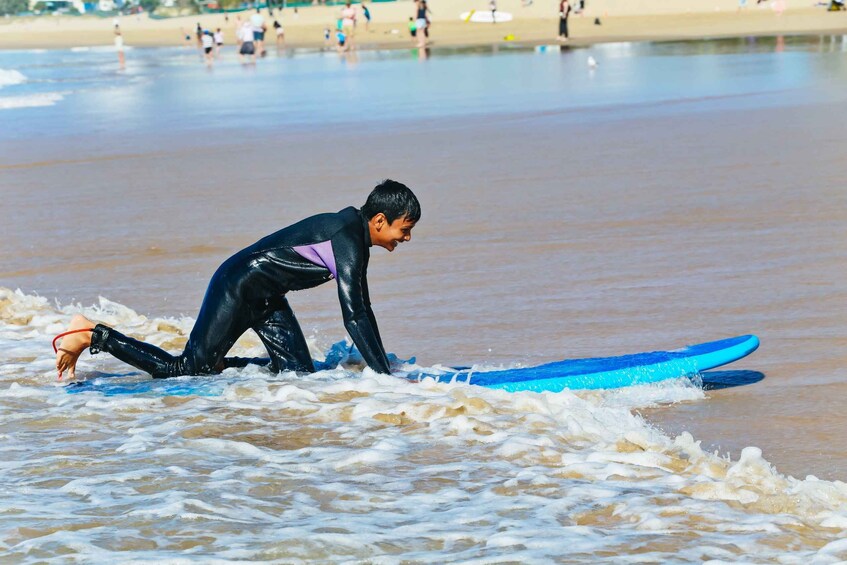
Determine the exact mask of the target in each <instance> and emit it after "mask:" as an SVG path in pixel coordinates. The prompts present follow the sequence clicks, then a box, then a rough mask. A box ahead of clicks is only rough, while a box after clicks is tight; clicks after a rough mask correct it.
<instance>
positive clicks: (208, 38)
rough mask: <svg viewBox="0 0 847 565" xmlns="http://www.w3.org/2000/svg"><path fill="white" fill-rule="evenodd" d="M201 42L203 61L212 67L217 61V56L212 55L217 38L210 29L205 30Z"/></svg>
mask: <svg viewBox="0 0 847 565" xmlns="http://www.w3.org/2000/svg"><path fill="white" fill-rule="evenodd" d="M201 41H202V43H203V60H204V61H206V65H207V66H210V67H211V66H212V63H213V62H214V60H215V55H214V54H213V53H212V50H213V49H214V48H215V38H214V36H213V35H212V32H211V31H209V30H208V29H207V30H205V31H204V32H203V38H202V39H201Z"/></svg>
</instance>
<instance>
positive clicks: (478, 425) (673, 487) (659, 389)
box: [0, 290, 847, 563]
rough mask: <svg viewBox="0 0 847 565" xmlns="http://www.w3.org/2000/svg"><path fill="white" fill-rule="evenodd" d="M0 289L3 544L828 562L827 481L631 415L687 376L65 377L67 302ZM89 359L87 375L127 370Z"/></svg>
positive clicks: (134, 552)
mask: <svg viewBox="0 0 847 565" xmlns="http://www.w3.org/2000/svg"><path fill="white" fill-rule="evenodd" d="M0 305H2V306H0V308H2V309H1V310H0V314H2V316H0V317H2V326H0V346H2V349H3V351H4V356H5V357H6V359H5V361H6V362H5V363H4V364H3V366H2V369H0V370H1V371H2V374H0V379H2V383H3V385H4V386H3V387H2V392H0V397H2V399H3V401H2V404H0V406H2V408H0V437H2V438H3V451H4V457H3V462H2V463H0V469H2V476H3V479H2V483H3V488H2V497H3V507H4V510H3V513H2V518H0V520H2V544H3V546H2V547H3V554H4V556H5V558H6V559H9V560H12V561H17V562H20V561H36V560H41V559H48V560H49V559H59V556H64V557H62V559H67V558H70V559H72V560H76V559H77V558H78V559H82V560H86V561H90V560H94V561H99V560H106V559H115V558H118V559H120V560H135V559H142V560H143V559H151V558H152V559H156V560H162V559H173V558H176V557H182V558H185V559H186V560H192V559H195V558H196V559H199V560H203V561H205V560H206V559H207V558H208V557H209V556H215V557H216V558H219V559H224V560H262V561H274V560H277V561H282V562H312V561H316V560H317V561H360V560H364V561H368V562H377V563H394V562H397V561H400V560H402V561H404V562H421V563H426V562H433V561H439V562H467V561H472V562H502V561H503V559H506V560H511V561H520V562H528V563H535V562H537V563H543V562H549V561H550V560H554V561H579V560H585V561H610V562H621V561H622V560H624V561H633V562H643V561H661V562H690V561H701V560H720V561H737V560H745V561H754V562H775V561H776V562H783V563H801V562H809V560H810V559H811V560H812V562H814V563H834V562H836V561H837V560H839V559H843V558H844V552H845V551H847V545H845V544H844V542H843V534H844V530H845V528H847V485H845V484H844V483H842V482H840V481H835V482H830V481H821V480H817V479H815V478H813V477H809V478H807V479H805V480H803V481H800V480H796V479H793V478H790V477H786V476H783V475H781V474H779V473H778V472H777V471H776V470H775V469H774V468H773V467H772V465H771V464H769V463H768V462H767V461H766V460H765V459H763V458H762V456H761V451H760V450H758V449H756V448H748V449H745V450H744V451H743V452H742V453H741V456H740V458H739V459H738V460H735V461H732V460H729V459H727V458H724V457H720V456H718V455H716V454H710V453H708V452H705V451H704V450H703V449H702V448H701V447H700V445H699V442H697V441H695V440H694V439H693V438H692V437H691V435H690V434H688V433H683V434H681V435H679V436H677V437H675V438H674V437H669V436H667V435H665V434H663V433H661V432H660V431H658V430H656V429H655V428H653V427H652V426H650V425H649V424H648V423H647V422H645V421H644V420H643V419H642V418H641V417H640V416H637V415H634V414H633V411H634V410H638V409H640V408H644V407H648V406H654V405H665V404H668V403H673V402H683V401H685V402H697V401H703V399H704V394H703V392H702V391H701V390H700V389H699V388H698V387H696V386H695V385H693V384H691V383H689V382H688V381H677V382H671V383H665V384H663V385H661V386H644V387H635V388H632V389H623V390H620V391H602V392H590V393H588V392H585V393H572V392H562V393H557V394H550V393H542V394H538V393H505V392H500V391H492V390H487V389H482V388H479V387H470V386H462V385H445V384H435V383H433V382H432V381H424V382H423V383H420V384H415V383H409V382H407V381H403V380H401V379H397V378H395V377H389V376H382V375H377V374H374V373H371V372H370V371H365V372H364V373H363V374H362V373H359V372H358V371H357V370H355V369H345V368H343V367H338V368H336V369H333V370H327V371H322V372H319V373H316V374H314V375H310V376H306V377H304V376H297V375H295V374H287V373H283V374H279V375H273V374H270V373H268V372H267V371H264V370H262V369H259V368H256V367H250V368H247V369H244V370H239V371H236V370H228V371H226V372H225V373H224V374H223V375H221V376H220V377H218V378H216V379H210V381H215V382H214V385H213V386H214V390H213V391H212V390H210V392H214V393H219V395H218V396H203V395H193V396H164V397H163V396H158V395H149V394H139V395H127V396H113V397H104V396H103V395H100V394H97V393H81V394H67V392H66V391H65V390H64V388H63V386H64V385H65V383H57V382H50V381H49V380H48V377H49V374H50V373H51V371H50V362H51V361H50V359H49V357H46V356H44V354H43V352H42V350H43V349H45V348H48V347H49V335H50V334H51V333H53V332H56V331H58V330H59V329H60V328H61V327H62V325H63V324H64V323H66V322H67V319H68V317H69V314H70V312H73V311H77V310H78V308H77V307H64V308H57V307H55V306H51V305H50V304H49V303H48V302H47V301H46V300H45V299H43V298H38V297H34V296H31V295H25V294H23V293H12V292H10V291H7V290H4V291H3V292H2V295H0ZM83 311H84V312H85V313H86V314H87V315H90V316H94V317H97V318H98V319H101V320H103V321H105V322H107V323H110V324H114V325H116V326H118V327H121V328H125V329H127V330H128V331H130V332H132V333H134V334H137V335H144V336H148V340H149V341H151V342H152V343H156V344H160V345H164V346H170V347H173V346H175V345H176V344H178V343H180V342H181V341H183V340H184V336H185V334H186V332H187V331H188V330H189V329H190V326H191V320H190V319H161V318H147V317H144V316H140V315H138V314H137V313H135V312H133V311H132V310H130V309H128V308H126V307H124V306H121V305H119V304H115V303H110V302H108V301H102V302H101V304H100V305H99V306H98V307H92V308H84V309H83ZM315 345H316V346H317V344H315ZM318 349H319V348H318ZM236 350H237V353H241V354H255V353H260V350H261V345H260V344H259V343H258V341H257V340H255V339H254V340H251V339H249V338H246V339H244V340H242V342H241V343H239V344H238V345H237V347H236ZM94 359H96V360H92V361H90V362H88V361H83V364H82V366H81V367H80V370H81V371H82V372H83V373H85V374H86V375H87V378H89V379H98V378H99V379H105V378H116V377H115V376H113V375H115V374H122V373H123V374H125V373H126V372H127V371H126V368H125V367H124V366H121V364H120V363H118V362H115V361H114V360H110V359H105V358H103V359H100V358H94ZM122 378H128V379H132V378H146V377H144V376H142V375H138V376H132V375H130V376H124V377H122ZM210 384H211V383H210Z"/></svg>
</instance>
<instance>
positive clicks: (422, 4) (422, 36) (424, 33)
mask: <svg viewBox="0 0 847 565" xmlns="http://www.w3.org/2000/svg"><path fill="white" fill-rule="evenodd" d="M430 13H431V12H430V9H429V7H428V6H427V5H426V0H417V1H416V2H415V29H416V30H417V37H418V46H419V47H424V46H426V42H427V39H429V14H430Z"/></svg>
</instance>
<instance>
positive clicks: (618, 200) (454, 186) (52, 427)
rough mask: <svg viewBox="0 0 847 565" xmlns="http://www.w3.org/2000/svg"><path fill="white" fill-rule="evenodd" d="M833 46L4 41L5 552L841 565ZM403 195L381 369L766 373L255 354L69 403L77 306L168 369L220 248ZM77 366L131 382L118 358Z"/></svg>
mask: <svg viewBox="0 0 847 565" xmlns="http://www.w3.org/2000/svg"><path fill="white" fill-rule="evenodd" d="M845 45H847V43H845V41H844V38H842V37H830V36H827V37H820V38H783V39H778V38H770V39H769V38H765V39H757V40H748V39H739V40H729V41H714V42H692V43H671V44H652V45H651V44H644V45H629V44H615V45H607V46H597V47H593V48H590V49H587V50H583V49H575V50H568V51H565V52H561V53H555V54H551V53H547V52H545V53H535V52H532V51H509V52H505V53H504V52H500V53H496V54H495V53H490V52H489V53H479V52H459V53H444V52H438V51H434V52H433V53H432V55H431V57H430V58H429V59H428V60H424V61H422V60H419V59H418V56H419V54H418V53H417V52H410V53H389V54H383V53H362V54H360V55H359V57H358V59H356V60H351V59H339V58H338V57H337V56H336V55H335V54H320V53H298V54H294V55H293V56H292V57H288V56H287V55H286V56H285V57H279V58H275V57H274V58H271V59H269V60H266V61H263V62H262V63H265V64H260V65H259V66H257V67H256V68H250V67H248V68H243V67H241V66H239V65H237V64H236V63H235V62H234V61H233V60H225V61H223V62H222V63H221V64H220V65H218V66H216V67H215V68H214V69H213V70H212V71H211V72H210V71H207V70H206V69H205V68H204V67H203V66H202V65H201V64H200V63H199V60H198V56H197V54H196V53H195V52H193V50H188V51H185V50H132V51H129V53H128V60H129V65H128V69H127V71H126V72H117V71H116V69H115V65H114V61H112V58H113V55H114V54H113V53H111V52H110V51H109V50H76V51H63V52H51V51H40V52H12V53H9V52H4V53H0V69H3V71H2V72H0V108H4V109H0V126H2V127H0V191H2V194H3V197H4V203H3V206H2V208H0V223H2V226H3V228H2V229H3V232H2V241H3V245H2V246H0V265H2V267H0V351H2V354H0V355H2V357H0V438H1V439H2V441H1V442H0V449H2V450H3V451H4V456H3V457H0V469H2V473H0V556H2V559H6V560H10V561H15V562H19V561H24V562H36V561H39V560H52V561H56V562H64V561H73V560H78V561H105V560H118V561H131V560H134V559H135V560H145V559H152V560H164V559H185V560H188V561H191V560H193V561H200V562H207V561H210V559H213V558H217V559H221V560H264V561H278V562H285V563H288V562H297V561H298V560H301V561H303V562H307V561H332V562H358V561H369V562H385V563H395V562H400V561H406V562H420V563H429V562H445V561H454V562H459V561H461V562H480V563H487V562H503V561H508V560H515V561H520V562H530V563H531V562H538V563H543V562H551V561H557V562H572V561H582V562H586V561H591V562H594V561H607V562H621V561H632V562H644V561H654V562H657V561H658V562H690V561H701V560H703V561H705V560H715V561H725V562H737V561H748V562H784V563H800V562H803V563H806V562H812V563H833V562H838V561H840V560H844V559H847V544H845V542H844V541H843V540H844V537H845V532H847V486H845V484H844V483H843V482H841V480H843V478H844V476H843V466H844V463H845V462H847V453H845V452H844V450H843V449H842V448H841V447H840V438H841V435H842V432H841V430H842V429H843V426H844V425H845V418H844V416H843V414H842V404H843V403H842V402H841V401H840V399H841V398H843V392H844V387H845V384H844V369H843V368H844V362H845V358H844V353H843V351H844V345H845V343H847V342H845V336H847V323H845V322H847V320H845V318H844V316H843V314H842V312H843V304H844V300H845V297H847V283H845V282H844V281H847V264H845V256H844V253H843V245H839V242H844V241H845V238H847V233H845V226H847V199H846V198H845V193H844V190H843V179H844V173H845V168H844V165H843V162H844V161H843V156H842V154H843V147H844V146H845V141H847V139H845V136H846V135H847V134H845V132H847V115H845V113H844V112H843V107H844V98H845V94H844V93H845V92H847V91H845V90H844V88H843V86H844V85H845V83H847V64H845V58H844V55H843V52H844V49H845ZM589 54H590V55H591V56H593V57H594V58H595V59H597V60H598V63H599V64H598V67H597V69H595V70H594V71H591V70H590V69H589V68H588V67H587V65H586V62H585V59H586V58H587V56H588V55H589ZM59 97H60V98H59ZM8 98H15V99H17V100H19V101H20V100H23V101H32V100H40V101H45V100H48V99H49V104H47V105H45V104H41V105H35V104H29V106H30V107H20V106H22V104H21V103H18V107H15V108H12V107H11V106H12V105H13V104H11V103H9V102H8V101H6V102H3V100H4V99H6V100H8ZM3 104H6V106H5V107H4V106H3ZM23 105H24V106H25V105H26V104H23ZM386 176H390V177H395V178H398V179H399V180H403V181H406V182H408V183H409V184H410V186H412V187H413V188H414V189H415V190H416V192H417V193H418V194H419V196H420V197H421V200H422V203H423V207H424V216H423V221H422V222H421V224H420V226H418V227H416V228H415V234H414V238H413V241H412V242H411V243H409V244H404V245H402V246H401V248H400V249H399V250H398V251H397V252H395V253H393V254H391V255H388V254H387V253H379V252H374V256H373V259H372V263H371V269H370V273H371V284H370V286H371V292H372V295H373V297H374V303H375V305H374V307H375V310H376V314H377V316H378V318H379V320H380V327H381V330H382V333H383V335H384V338H385V341H386V344H387V346H388V347H389V349H390V350H392V351H394V352H396V353H397V354H398V355H399V356H400V357H403V358H407V357H410V356H412V355H416V356H417V358H418V363H420V364H421V365H422V366H434V365H437V364H439V363H443V364H445V365H446V364H476V365H478V366H480V367H482V368H485V367H491V368H494V367H508V366H516V365H526V364H535V363H541V362H545V361H552V360H557V359H561V358H564V357H588V356H598V355H604V356H605V355H615V354H625V353H633V352H636V351H645V350H650V349H667V348H673V347H679V346H682V345H684V344H685V343H695V342H701V341H706V340H709V339H719V338H722V337H728V336H730V335H736V334H743V333H756V334H757V335H759V337H760V338H761V339H762V347H761V348H760V350H759V351H757V352H756V353H754V354H753V355H752V356H751V357H750V358H748V359H745V360H744V361H743V362H741V363H739V364H737V365H738V367H737V368H739V369H750V370H757V371H762V372H763V373H765V375H766V378H765V379H764V380H763V381H761V382H758V383H755V384H751V385H749V386H740V387H736V388H730V389H726V390H717V391H708V392H706V391H703V390H702V389H701V388H699V387H698V386H696V385H695V384H692V383H689V382H688V381H679V382H672V383H666V384H664V385H662V386H655V387H636V388H632V389H623V390H619V391H605V392H591V393H573V392H563V393H559V394H533V393H522V394H508V393H500V392H496V391H491V390H485V389H479V388H476V387H465V386H461V385H459V386H448V385H435V384H433V383H426V382H425V383H423V384H410V383H407V382H404V381H402V380H400V379H396V378H389V377H384V376H378V375H374V374H373V373H370V372H367V371H365V372H364V373H361V372H360V371H359V369H357V368H356V367H352V366H343V367H340V368H337V369H333V370H329V371H322V372H320V373H317V374H315V375H311V376H308V377H303V376H296V375H292V374H281V375H273V374H270V373H268V372H266V371H263V370H261V369H258V368H248V369H245V370H242V371H230V372H227V373H225V374H224V375H222V376H221V377H220V378H217V379H211V380H210V382H209V391H210V392H212V393H214V394H213V395H211V396H179V397H177V396H170V397H159V396H154V395H145V394H140V395H136V396H119V397H104V396H102V395H100V394H97V393H89V392H86V393H80V394H68V393H67V392H66V391H65V390H64V389H63V388H62V387H63V386H64V385H65V383H58V382H56V381H55V374H54V372H53V370H52V365H53V359H52V351H51V349H50V343H49V342H50V339H51V338H52V335H54V334H55V333H57V332H58V331H60V330H61V329H62V328H63V327H64V326H65V325H66V324H67V322H68V320H69V318H70V316H71V315H72V313H74V312H77V311H82V312H85V313H86V314H88V315H90V316H91V317H93V318H95V319H97V320H99V321H104V322H106V323H111V324H115V325H116V326H117V327H119V328H120V329H121V330H123V331H126V332H129V333H131V334H134V335H139V336H145V337H147V339H149V340H150V341H152V342H153V343H157V344H159V345H162V346H163V347H165V348H167V349H170V350H178V349H179V348H180V347H181V346H182V344H183V343H184V340H185V335H186V333H187V332H188V331H189V330H190V327H191V324H192V319H193V316H194V315H195V314H196V309H197V307H198V305H199V300H200V298H201V297H202V292H203V290H204V288H205V284H206V282H207V280H208V276H209V275H210V274H211V272H213V271H214V269H215V267H216V266H217V265H218V264H219V263H220V261H222V260H223V259H225V258H226V257H227V256H229V255H230V254H231V253H232V252H234V251H235V250H237V249H239V248H240V247H242V246H243V245H247V244H250V243H252V242H253V241H255V240H256V239H258V238H259V237H261V236H263V235H265V234H266V233H269V232H270V231H272V230H274V229H277V228H279V227H280V226H283V225H286V224H288V223H290V222H292V221H295V220H297V219H299V218H300V217H302V216H304V215H307V214H310V213H314V212H320V211H325V210H336V209H340V208H342V207H344V206H347V205H349V204H351V203H352V204H358V203H360V202H359V201H360V200H361V199H362V198H363V197H364V194H365V193H366V192H367V190H368V189H369V188H370V186H372V185H373V183H374V182H376V181H377V180H379V179H380V178H383V177H386ZM67 242H71V244H70V245H68V244H67ZM17 288H20V289H22V290H20V291H15V290H14V289H17ZM101 297H106V298H101ZM291 300H292V304H293V306H294V309H295V311H296V312H297V313H298V317H299V318H300V320H301V323H302V325H303V327H304V330H305V333H306V335H307V336H308V337H309V340H310V343H311V344H312V345H313V348H314V354H315V355H316V356H319V355H320V354H321V352H323V351H326V349H327V348H328V347H329V345H330V344H332V343H333V342H335V341H336V340H338V339H339V338H342V337H343V336H344V333H343V328H342V327H341V323H340V320H339V313H338V307H337V304H336V298H335V292H334V289H332V288H331V287H330V285H326V286H325V287H322V288H320V289H316V290H314V291H312V292H310V293H297V294H295V295H294V296H292V298H291ZM237 353H239V354H242V355H250V354H261V349H260V347H259V346H258V342H257V341H256V340H255V338H252V337H251V336H250V335H247V336H245V338H244V339H243V340H242V341H241V342H239V344H237ZM733 368H736V367H735V366H733ZM128 373H129V374H128ZM117 375H120V376H117ZM80 376H81V378H86V379H93V380H96V379H104V380H105V379H111V378H119V379H124V380H127V382H131V381H138V380H143V379H145V378H146V377H145V376H144V375H140V374H134V373H132V372H131V370H128V369H127V368H126V367H125V366H122V365H121V364H120V363H117V362H115V361H114V360H112V359H110V358H108V356H103V355H99V356H93V357H89V356H87V355H86V356H84V359H83V361H82V363H81V365H80ZM748 446H751V447H748ZM753 446H755V447H753ZM716 450H717V451H718V453H717V454H715V453H714V452H715V451H716ZM807 475H816V476H818V477H822V478H825V479H826V480H818V479H816V478H815V477H814V476H811V477H810V476H807ZM804 477H805V478H804Z"/></svg>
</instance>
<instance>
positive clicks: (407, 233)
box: [368, 212, 415, 251]
mask: <svg viewBox="0 0 847 565" xmlns="http://www.w3.org/2000/svg"><path fill="white" fill-rule="evenodd" d="M368 223H369V224H370V232H371V243H373V244H374V245H379V246H380V247H384V248H385V249H388V250H389V251H394V249H395V248H396V247H397V246H398V245H399V244H400V243H401V242H403V241H410V240H411V239H412V228H413V227H415V222H413V221H411V220H409V219H408V218H406V216H403V217H402V218H397V219H396V220H394V221H393V222H391V223H390V224H389V223H388V218H386V217H385V214H383V213H382V212H380V213H379V214H377V215H376V216H374V217H373V218H371V220H370V222H368Z"/></svg>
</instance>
